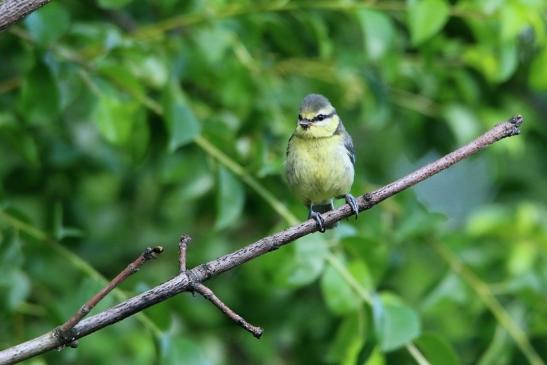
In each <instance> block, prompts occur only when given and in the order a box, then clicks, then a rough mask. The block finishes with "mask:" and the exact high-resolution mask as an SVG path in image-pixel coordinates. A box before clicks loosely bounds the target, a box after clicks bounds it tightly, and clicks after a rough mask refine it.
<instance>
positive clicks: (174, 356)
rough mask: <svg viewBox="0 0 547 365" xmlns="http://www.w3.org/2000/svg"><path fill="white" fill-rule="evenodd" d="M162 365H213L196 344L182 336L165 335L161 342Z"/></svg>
mask: <svg viewBox="0 0 547 365" xmlns="http://www.w3.org/2000/svg"><path fill="white" fill-rule="evenodd" d="M159 348H160V359H161V361H160V363H161V364H164V365H176V364H181V363H184V364H192V365H211V364H212V362H211V361H209V360H208V359H207V357H206V356H205V353H204V352H203V350H202V346H198V345H197V344H196V343H195V342H193V341H191V340H188V339H186V338H184V337H181V336H174V335H171V334H167V335H163V336H161V338H160V341H159Z"/></svg>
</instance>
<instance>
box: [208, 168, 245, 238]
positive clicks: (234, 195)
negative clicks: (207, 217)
mask: <svg viewBox="0 0 547 365" xmlns="http://www.w3.org/2000/svg"><path fill="white" fill-rule="evenodd" d="M244 202H245V190H244V189H243V185H242V184H241V181H239V179H237V178H236V177H235V176H234V175H233V174H232V173H231V172H229V171H228V170H226V169H225V168H224V167H220V168H219V170H218V194H217V221H216V223H215V228H216V229H224V228H226V227H228V226H230V225H232V224H233V223H234V222H235V221H236V220H237V219H238V218H239V216H240V215H241V212H242V210H243V203H244Z"/></svg>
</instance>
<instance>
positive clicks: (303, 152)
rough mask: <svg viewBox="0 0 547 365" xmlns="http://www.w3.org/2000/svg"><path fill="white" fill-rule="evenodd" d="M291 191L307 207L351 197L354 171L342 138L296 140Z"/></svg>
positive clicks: (290, 157)
mask: <svg viewBox="0 0 547 365" xmlns="http://www.w3.org/2000/svg"><path fill="white" fill-rule="evenodd" d="M286 173H287V181H288V183H289V187H290V188H291V189H292V190H293V191H294V193H295V194H296V196H297V197H298V198H299V199H301V200H302V201H304V203H306V204H308V203H314V204H319V203H327V202H329V201H330V200H331V199H332V198H334V197H337V196H341V195H344V194H347V193H349V191H350V189H351V185H352V184H353V175H354V169H353V164H352V163H351V160H350V158H349V154H348V151H347V150H346V148H345V147H344V144H343V139H342V137H341V136H340V135H333V136H331V137H327V138H312V139H308V138H298V137H296V136H295V137H293V138H292V139H291V140H290V142H289V148H288V150H287V164H286Z"/></svg>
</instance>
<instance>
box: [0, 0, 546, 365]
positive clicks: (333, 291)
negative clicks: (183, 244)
mask: <svg viewBox="0 0 547 365" xmlns="http://www.w3.org/2000/svg"><path fill="white" fill-rule="evenodd" d="M546 12H547V4H546V3H545V2H544V1H541V0H528V1H525V0H487V1H479V0H474V1H472V0H466V1H450V2H449V1H445V0H419V1H407V2H402V1H401V2H400V1H367V2H365V1H243V0H242V1H227V0H216V1H209V2H206V1H197V0H195V1H184V0H161V1H160V0H156V1H144V0H143V1H136V0H134V1H131V0H97V1H86V2H74V1H64V0H58V1H53V2H52V3H50V4H49V5H46V6H45V7H43V8H42V9H40V10H39V11H36V12H35V13H33V14H32V15H30V16H28V17H27V18H26V19H25V20H24V21H21V22H19V23H17V24H15V25H12V26H11V27H10V28H9V29H8V30H7V31H4V32H3V33H1V34H0V273H1V275H0V290H1V292H2V295H0V348H5V347H8V346H11V345H14V344H16V343H19V342H22V341H24V340H26V339H29V338H32V337H34V336H37V335H40V334H42V333H44V332H46V331H48V330H50V329H52V328H53V327H55V326H56V325H58V324H60V323H62V322H63V321H64V320H66V319H67V318H68V317H69V316H70V315H71V314H72V313H73V312H74V311H75V310H76V309H77V308H78V307H79V306H80V305H81V304H82V303H83V302H84V301H85V300H86V299H87V298H89V297H90V296H91V295H92V294H93V293H94V292H95V291H96V290H98V289H99V288H100V287H101V286H102V285H103V284H104V281H103V279H102V277H107V278H110V277H112V276H114V275H115V274H116V273H117V272H119V271H120V270H121V269H122V268H124V267H125V265H127V264H128V263H129V262H130V261H131V260H133V259H134V258H135V257H136V256H137V255H138V254H139V253H140V252H141V251H142V250H143V249H144V248H145V247H147V246H150V245H155V244H161V245H163V246H164V247H165V253H164V254H163V255H162V256H161V257H160V258H158V259H157V260H155V261H153V262H151V263H148V264H146V266H145V267H143V268H142V269H141V270H140V271H139V272H138V273H137V274H136V275H134V276H132V277H131V278H130V279H129V280H128V281H127V282H125V283H124V284H123V285H122V286H121V291H118V292H117V293H115V294H113V295H110V296H109V297H108V298H107V299H106V300H105V301H104V303H101V305H100V306H99V309H104V308H106V307H108V306H111V305H113V304H115V303H117V302H119V301H120V300H122V298H123V297H128V296H131V295H134V294H136V293H139V292H142V291H144V290H146V289H148V288H151V287H153V286H155V285H157V284H159V283H161V282H163V281H165V280H167V279H169V278H171V277H172V276H173V275H175V274H176V272H177V241H178V237H179V236H180V235H181V234H182V233H189V234H190V235H192V237H193V242H192V244H191V246H190V248H189V252H188V260H189V267H192V266H194V265H197V264H199V263H202V262H205V261H207V260H210V259H214V258H216V257H218V256H220V255H223V254H225V253H228V252H231V251H234V250H236V249H238V248H240V247H243V246H244V245H246V244H248V243H251V242H253V241H255V240H257V239H259V238H261V237H263V236H265V235H267V234H270V233H273V232H276V231H279V230H281V229H284V228H286V227H288V226H289V225H292V224H294V223H296V222H298V221H301V220H303V219H304V218H305V216H306V210H305V208H304V207H303V206H302V205H301V204H300V203H299V202H298V201H296V200H295V199H294V198H293V197H292V196H291V195H290V193H289V192H288V189H287V187H286V185H285V184H284V182H283V177H282V171H283V160H284V155H285V148H286V143H287V140H288V138H289V136H290V134H291V133H292V130H293V128H294V126H295V122H296V115H297V109H298V105H299V103H300V101H301V99H302V98H303V96H304V95H306V94H308V93H310V92H318V93H322V94H324V95H325V96H327V97H328V98H329V99H330V100H331V101H332V102H333V104H334V105H335V107H336V108H337V110H338V113H339V115H340V116H341V117H342V119H343V120H344V123H345V125H346V128H347V129H348V131H349V132H350V133H351V135H352V136H353V139H354V142H355V145H356V156H357V165H356V170H357V174H356V180H355V183H354V186H353V190H352V192H353V193H354V195H359V194H362V193H364V192H366V191H371V190H373V189H375V188H377V187H380V186H382V185H384V184H386V183H389V182H391V181H392V180H394V179H395V178H398V177H401V176H403V175H404V174H406V173H408V172H410V171H412V170H414V169H415V168H417V167H419V166H421V165H423V164H425V163H427V162H429V161H432V160H434V159H435V158H437V157H439V156H441V155H442V154H445V153H447V152H450V151H451V150H453V149H455V148H457V147H458V146H460V145H462V144H464V143H466V142H468V141H470V140H471V139H473V138H474V137H476V136H478V135H479V134H480V133H482V132H483V131H485V130H487V129H489V128H490V127H492V126H493V125H494V124H495V123H497V122H500V121H502V120H505V119H508V118H509V117H511V116H512V115H515V114H517V113H518V114H522V115H523V116H524V118H525V124H524V125H523V127H522V131H523V133H522V134H521V135H520V136H518V137H512V138H510V139H507V140H503V141H501V142H499V143H497V144H495V145H494V146H492V147H489V148H488V149H487V150H485V151H483V152H480V153H479V154H477V155H475V156H474V157H472V158H471V159H469V160H467V161H465V162H463V163H460V164H458V165H456V166H454V167H453V168H451V169H449V170H448V171H446V172H443V173H442V174H440V175H439V176H435V177H433V178H431V179H429V180H428V181H426V182H424V183H422V184H420V185H419V186H417V187H415V188H413V189H411V190H409V191H406V192H404V193H402V194H399V195H397V196H396V197H394V198H392V199H389V200H387V201H385V202H383V203H382V204H380V205H379V206H377V207H375V208H373V209H372V210H370V211H367V212H366V213H364V214H362V215H360V216H359V219H358V220H357V221H355V220H354V219H349V220H347V221H345V222H344V223H343V224H341V225H340V226H339V227H338V228H337V229H336V230H334V231H329V232H328V233H327V234H325V235H320V234H318V233H316V234H312V235H310V236H307V237H305V238H302V239H300V240H298V241H297V242H296V243H294V244H292V245H289V246H287V247H284V248H282V249H280V250H277V251H275V252H272V253H269V254H268V255H266V256H263V257H260V258H258V259H256V260H253V261H251V262H249V263H247V264H245V265H243V266H242V267H238V268H236V269H234V270H231V271H229V272H227V273H224V274H223V275H221V276H219V277H217V278H214V279H213V280H211V281H210V282H208V283H207V285H209V286H210V287H211V288H212V289H213V290H215V292H216V293H217V294H218V296H219V297H220V298H222V299H223V300H224V301H225V302H226V303H227V304H228V305H229V306H231V307H232V308H233V309H234V310H236V312H238V313H239V314H241V315H242V316H243V317H245V318H246V319H248V320H249V321H250V322H251V323H253V324H255V325H260V326H262V327H264V329H265V333H264V336H263V338H262V339H260V340H256V339H254V338H253V337H252V336H251V335H250V334H249V333H247V332H245V331H244V330H242V329H241V328H239V327H238V326H236V325H234V324H233V323H232V322H230V320H229V319H227V318H226V317H225V316H223V315H222V314H221V313H220V312H219V311H218V309H216V308H215V307H213V306H212V305H211V304H210V303H208V302H207V301H205V300H204V299H203V298H201V297H199V296H192V295H191V294H188V293H184V294H181V295H179V296H177V297H175V298H173V299H170V300H168V301H167V302H164V303H161V304H158V305H156V306H154V307H153V308H150V309H148V310H146V311H144V315H140V316H135V317H132V318H130V319H127V320H125V321H123V322H120V323H117V324H116V325H114V326H111V327H108V328H106V329H104V330H101V331H99V332H97V333H95V334H93V335H91V336H89V337H86V338H84V339H82V340H81V341H80V347H79V348H78V349H76V350H73V349H67V350H64V351H61V352H57V351H53V352H50V353H47V354H45V355H43V356H40V357H37V358H35V359H33V360H29V361H28V362H27V363H28V364H36V365H39V364H153V363H156V364H275V365H277V364H348V365H349V364H369V365H376V364H378V365H379V364H415V363H420V364H427V363H430V364H442V365H445V364H481V365H487V364H492V365H500V364H501V365H503V364H526V363H530V364H542V363H543V362H544V361H545V360H542V358H543V359H547V337H546V335H547V306H546V305H545V303H546V299H547V254H546V248H547V210H546V207H545V202H546V200H547V179H546V173H547V163H546V156H547V130H546V123H547V122H546V119H545V115H546V114H547V48H546V47H545V44H546V37H547V35H546V32H547V30H546V29H547V28H546V27H547V21H546ZM339 204H341V203H339ZM99 273H100V274H99ZM94 312H96V310H95V311H94Z"/></svg>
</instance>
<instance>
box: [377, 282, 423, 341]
mask: <svg viewBox="0 0 547 365" xmlns="http://www.w3.org/2000/svg"><path fill="white" fill-rule="evenodd" d="M372 314H373V319H374V330H375V333H376V338H377V340H378V343H379V345H380V348H381V349H382V351H384V352H387V351H393V350H396V349H398V348H400V347H402V346H404V345H406V344H407V343H409V342H411V341H412V340H414V339H415V338H416V337H418V336H419V335H420V320H419V318H418V315H417V314H416V312H415V311H414V310H413V309H412V308H410V307H409V306H407V305H405V304H404V303H403V302H402V301H401V300H400V299H399V298H397V297H396V296H394V295H391V294H387V293H384V294H382V295H381V296H380V297H375V298H374V299H373V304H372Z"/></svg>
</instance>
